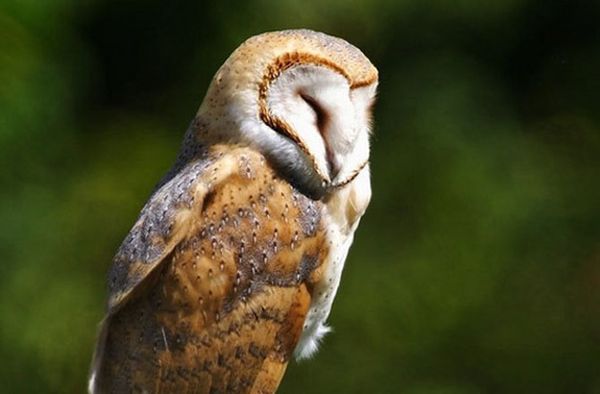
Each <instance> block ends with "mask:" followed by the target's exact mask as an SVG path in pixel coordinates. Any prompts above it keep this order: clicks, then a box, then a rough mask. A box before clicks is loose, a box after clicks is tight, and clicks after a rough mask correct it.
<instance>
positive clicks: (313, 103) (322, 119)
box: [299, 92, 329, 134]
mask: <svg viewBox="0 0 600 394" xmlns="http://www.w3.org/2000/svg"><path fill="white" fill-rule="evenodd" d="M299 95H300V97H301V98H302V100H304V102H305V103H306V104H308V105H309V106H310V108H311V109H312V110H313V111H314V112H315V115H316V116H317V128H318V129H319V132H320V133H321V134H323V133H324V132H325V128H326V126H327V122H328V121H329V115H328V114H327V111H326V110H325V109H324V108H323V107H322V106H321V105H320V104H319V103H318V102H317V100H315V99H314V98H313V97H311V96H309V95H307V94H304V93H302V92H300V93H299Z"/></svg>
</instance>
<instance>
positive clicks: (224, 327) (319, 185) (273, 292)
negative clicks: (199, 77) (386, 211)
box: [90, 30, 377, 393]
mask: <svg viewBox="0 0 600 394" xmlns="http://www.w3.org/2000/svg"><path fill="white" fill-rule="evenodd" d="M282 59H288V60H289V59H293V60H294V62H295V63H294V64H291V65H290V64H289V62H283V63H282ZM319 62H321V63H319ZM278 64H283V65H284V66H282V68H281V69H280V70H278V71H277V70H276V69H275V68H276V67H277V65H278ZM307 64H310V66H307ZM353 65H355V67H354V66H353ZM240 67H241V68H240ZM274 67H275V68H274ZM300 67H309V68H307V69H306V72H307V73H316V74H315V75H317V77H315V78H316V79H317V80H320V81H322V83H323V84H324V85H327V84H328V83H333V84H338V83H339V81H340V80H339V79H337V78H338V77H336V75H340V76H341V78H342V81H345V82H342V85H341V89H346V90H347V91H348V92H349V97H350V99H351V100H352V98H351V97H352V94H353V92H355V91H356V90H359V89H361V88H362V89H368V90H366V91H365V92H366V93H360V94H363V95H365V97H366V98H368V99H369V100H371V99H372V95H373V94H374V85H373V84H376V78H377V74H376V70H375V69H374V68H373V67H372V65H371V64H370V63H369V62H368V60H367V59H366V58H365V57H364V55H362V53H360V51H358V50H357V49H356V48H354V47H352V46H350V45H349V44H347V43H346V42H345V41H342V40H340V39H337V38H332V37H329V36H326V35H323V34H321V33H315V32H310V31H305V30H301V31H287V32H278V33H267V34H264V35H261V36H257V37H254V38H251V39H250V40H248V41H247V42H246V43H245V44H244V45H242V46H241V47H240V49H238V50H237V51H236V52H234V54H233V55H232V57H231V58H230V59H228V61H227V62H226V63H225V65H224V66H223V67H222V68H221V70H219V72H218V73H217V75H216V76H215V80H214V81H213V83H212V84H211V87H210V88H209V92H208V94H207V97H206V99H205V100H204V102H203V104H202V106H201V108H200V110H199V112H198V114H197V116H196V118H195V120H194V121H193V122H192V124H191V126H190V129H189V130H188V132H187V134H186V137H185V138H184V143H183V145H182V150H181V153H180V155H179V157H178V160H177V161H176V163H175V165H174V167H173V169H172V170H171V171H170V172H169V173H168V174H167V176H166V177H165V178H164V179H163V180H162V181H161V182H160V183H159V185H158V186H157V189H156V190H155V192H154V193H153V195H152V196H151V198H150V200H149V201H148V202H147V204H146V205H145V207H144V208H143V210H142V212H141V214H140V217H139V218H138V220H137V222H136V223H135V225H134V227H133V228H132V230H131V231H130V233H129V234H128V236H127V237H126V238H125V240H124V242H123V244H122V245H121V247H120V249H119V250H118V252H117V255H116V256H115V259H114V261H113V265H112V268H111V269H110V272H109V277H108V288H109V298H108V310H107V315H106V318H105V320H104V321H103V324H102V330H101V334H100V337H99V340H98V344H97V348H96V352H95V356H94V362H93V365H92V377H91V381H90V391H91V392H98V393H113V392H117V393H120V392H148V393H188V392H190V393H219V392H221V393H230V392H250V393H272V392H274V391H275V390H276V389H277V387H278V385H279V382H280V380H281V378H282V376H283V373H284V371H285V369H286V366H287V363H288V361H289V359H290V357H291V356H292V355H296V356H297V357H306V356H308V355H310V354H312V353H313V352H314V351H315V350H316V346H317V344H318V342H319V340H320V337H321V336H322V335H323V334H324V333H325V332H326V331H327V327H326V326H325V325H324V323H325V320H326V318H327V316H328V314H329V310H330V308H331V303H332V301H333V298H334V296H335V292H336V290H337V287H338V285H339V280H340V275H341V270H342V268H343V264H344V260H345V258H346V254H347V252H348V249H349V247H350V244H351V243H352V239H353V235H354V231H355V229H356V227H357V225H358V222H359V219H360V217H361V216H362V214H363V213H364V211H365V209H366V207H367V205H368V202H369V199H370V185H369V169H368V165H367V164H366V157H368V135H367V136H365V135H366V134H368V128H367V127H368V126H365V125H364V124H362V123H363V122H362V120H363V119H367V118H368V114H362V113H360V114H359V113H357V114H355V115H353V116H355V117H356V118H355V119H354V120H352V119H351V123H352V122H355V123H360V128H358V129H357V131H348V133H349V135H350V134H352V133H354V134H356V137H352V140H353V141H355V142H352V141H350V142H349V143H348V144H354V145H360V146H361V148H360V151H359V152H358V153H356V152H355V151H356V149H354V148H352V149H350V150H348V152H347V153H345V152H346V151H344V150H343V149H342V150H341V152H342V153H343V154H344V155H347V160H346V161H345V162H344V163H345V164H344V166H342V167H340V168H336V171H335V172H332V165H337V163H333V164H332V163H330V162H328V160H329V159H330V157H329V156H328V157H325V158H323V157H321V156H320V155H319V154H318V153H319V152H325V151H326V150H327V149H330V146H329V144H331V145H333V146H335V143H336V142H337V141H333V140H331V138H332V137H331V136H330V134H331V135H334V136H335V133H337V132H338V131H337V130H333V131H327V130H319V132H320V133H321V134H322V144H324V147H319V146H318V145H315V144H316V143H318V141H317V142H315V140H314V138H313V137H307V131H306V129H305V128H304V129H302V128H300V129H295V128H294V126H295V125H297V124H299V123H298V122H300V123H302V121H301V120H298V119H301V118H298V117H296V120H294V117H293V116H292V117H291V120H290V121H288V120H286V119H285V118H284V117H282V114H281V113H277V114H273V113H271V109H270V108H271V107H270V106H269V104H271V105H275V107H274V108H275V109H277V107H276V105H277V104H276V103H273V99H272V97H270V96H269V95H270V94H272V95H273V97H278V96H277V94H278V92H277V91H275V92H270V91H269V89H268V87H267V88H265V86H266V85H270V84H271V82H272V81H275V80H276V79H277V78H279V77H280V76H281V75H288V77H289V76H291V77H292V78H296V76H295V74H294V73H293V72H292V73H291V74H290V73H288V74H286V72H287V71H288V70H294V69H300ZM311 67H314V68H311ZM274 70H275V71H274ZM321 70H326V71H321ZM302 72H305V70H304V69H302ZM321 73H324V74H322V75H321ZM283 81H286V80H283ZM292 82H293V81H292ZM236 84H237V85H236ZM265 84H266V85H265ZM233 86H235V88H234V87H233ZM336 86H337V85H336ZM336 88H337V87H336ZM273 89H281V87H280V86H276V87H275V88H273ZM252 95H253V97H254V101H252V100H251V99H250V97H251V96H252ZM314 95H315V96H317V97H318V96H319V92H318V91H317V92H316V93H314ZM336 97H337V96H336ZM236 100H238V101H236ZM248 100H250V102H249V101H248ZM261 100H263V101H261ZM269 100H270V101H269ZM356 100H358V104H356V105H357V108H359V109H360V110H362V109H363V108H362V107H363V101H364V100H363V99H361V98H360V97H359V98H358V99H356ZM261 102H262V104H259V103H261ZM352 102H353V103H354V101H352ZM325 104H327V102H325ZM325 104H324V105H325ZM304 105H305V107H304V110H305V112H304V113H302V114H303V115H302V116H304V115H307V114H308V115H307V116H309V117H310V116H312V115H310V114H311V113H312V112H306V109H308V110H310V108H308V107H306V104H304ZM327 105H329V104H327ZM251 109H255V110H256V111H257V112H256V113H255V114H254V115H250V114H249V113H248V111H249V110H251ZM313 110H315V111H316V110H318V109H315V108H313ZM353 111H354V110H353ZM365 111H368V109H365ZM352 113H354V112H352ZM283 115H285V114H283ZM317 115H318V114H315V116H317ZM331 116H332V119H333V120H332V122H337V120H336V119H335V118H334V116H335V114H333V115H331ZM277 119H279V120H277ZM269 122H272V123H269ZM316 123H317V122H316V121H315V124H316ZM338 123H339V122H338ZM323 127H324V126H323ZM357 127H358V126H357ZM342 129H343V128H342ZM259 132H263V133H264V134H257V133H259ZM342 132H345V131H344V130H342ZM363 134H365V135H363ZM253 137H256V138H255V139H253ZM311 138H313V139H312V140H311ZM365 138H367V139H366V141H367V146H366V148H367V156H365V154H364V152H363V150H364V146H363V145H364V141H365ZM348 146H350V147H351V145H348ZM327 152H328V153H327V154H328V155H330V154H331V153H330V152H329V151H327ZM338 153H339V152H338V150H336V151H335V152H334V153H333V154H338ZM296 159H297V160H300V163H299V164H298V163H297V162H293V160H296ZM290 160H292V161H290ZM324 163H326V164H324Z"/></svg>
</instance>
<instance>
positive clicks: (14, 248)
mask: <svg viewBox="0 0 600 394" xmlns="http://www.w3.org/2000/svg"><path fill="white" fill-rule="evenodd" d="M599 21H600V4H599V2H597V1H529V0H522V1H521V0H496V1H488V2H478V1H466V0H463V1H456V2H444V1H435V0H426V1H423V0H398V1H393V0H355V1H345V0H344V1H343V0H336V1H331V2H327V3H326V2H324V1H301V0H289V1H265V0H251V1H243V2H231V1H222V2H214V4H210V5H209V4H202V2H198V1H194V2H181V1H173V2H166V1H158V0H150V1H141V0H139V1H134V0H127V1H116V0H112V1H99V0H98V1H94V0H53V1H34V0H2V1H1V2H0V165H1V168H2V170H1V171H0V181H1V188H0V220H1V222H2V226H1V227H0V256H1V258H2V262H1V263H0V316H1V319H2V321H1V324H0V356H1V359H2V362H1V364H2V368H0V391H2V392H7V393H26V392H27V393H79V392H83V390H84V387H85V381H86V374H87V370H88V365H89V361H90V357H91V352H92V346H93V345H92V344H93V341H94V336H95V332H96V324H97V323H98V321H99V320H100V319H101V317H102V312H103V307H104V296H105V288H104V286H105V283H104V278H105V273H106V271H107V268H108V266H109V264H110V261H111V258H112V256H113V253H114V252H115V250H116V248H117V247H118V245H119V244H120V242H121V240H122V239H123V237H124V236H125V234H126V233H127V232H128V230H129V228H130V227H131V225H132V224H133V222H134V220H135V218H136V216H137V214H138V212H139V210H140V208H141V207H142V205H143V203H144V201H145V199H146V198H147V197H148V195H149V193H150V191H151V190H152V188H153V186H154V184H155V183H156V182H157V181H158V180H159V179H160V177H161V176H162V174H163V173H165V171H166V170H167V169H168V168H169V166H170V164H171V163H172V162H173V160H174V157H175V155H176V152H177V150H178V147H179V143H180V140H181V137H182V135H183V132H184V131H185V129H186V127H187V125H188V123H189V121H190V120H191V119H192V117H193V115H194V113H195V111H196V109H197V107H198V106H199V104H200V101H201V99H202V97H203V95H204V92H205V90H206V87H207V85H208V83H209V81H210V80H211V78H212V75H213V73H214V72H215V71H216V70H217V68H218V67H219V66H220V64H221V63H222V62H223V61H224V60H225V58H226V57H227V56H228V55H229V53H230V52H231V51H232V50H233V49H234V48H235V47H237V45H239V44H240V43H241V42H242V41H243V40H244V39H245V38H247V37H249V36H251V35H254V34H257V33H260V32H263V31H268V30H277V29H283V28H291V27H308V28H312V29H316V30H321V31H325V32H328V33H330V34H334V35H337V36H341V37H344V38H346V39H347V40H349V41H350V42H352V43H354V44H355V45H357V46H358V47H360V48H361V49H362V50H363V51H364V52H365V53H366V54H367V55H368V56H369V57H370V58H371V59H372V61H373V62H374V63H375V64H376V65H377V66H378V68H379V70H380V75H381V81H380V94H379V101H378V106H377V108H376V113H375V120H376V127H375V134H374V137H373V150H372V172H373V190H374V192H373V193H374V194H373V200H372V204H371V207H370V209H369V211H368V212H367V215H366V216H365V218H364V219H363V222H362V225H361V227H360V228H359V231H358V234H357V239H356V242H355V244H354V246H353V249H352V251H351V253H350V257H349V260H348V262H347V265H346V270H345V272H344V278H343V281H342V285H341V288H340V290H339V293H338V297H337V300H336V303H335V305H334V309H333V313H332V316H331V323H332V325H333V327H334V329H335V332H334V333H333V334H332V335H330V336H329V337H327V339H326V340H325V342H324V345H323V346H322V350H321V351H320V352H319V353H318V355H317V356H316V357H315V358H314V359H313V360H311V361H307V362H302V363H300V364H296V363H292V364H291V365H290V367H289V369H288V373H287V375H286V378H285V379H284V383H283V385H282V387H281V390H280V391H281V392H282V393H307V392H309V393H333V392H335V393H371V392H372V393H411V394H412V393H600V209H599V202H600V184H599V178H600V93H599V92H600V22H599Z"/></svg>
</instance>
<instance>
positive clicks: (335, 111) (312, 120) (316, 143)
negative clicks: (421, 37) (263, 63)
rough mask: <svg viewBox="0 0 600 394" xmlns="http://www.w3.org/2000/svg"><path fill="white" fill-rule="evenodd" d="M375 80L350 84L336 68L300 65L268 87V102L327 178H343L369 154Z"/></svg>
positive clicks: (338, 179) (361, 164)
mask: <svg viewBox="0 0 600 394" xmlns="http://www.w3.org/2000/svg"><path fill="white" fill-rule="evenodd" d="M375 91H376V84H371V85H368V86H364V87H359V88H353V89H351V88H350V85H349V84H348V81H347V79H346V78H345V77H344V76H342V75H341V74H339V73H337V72H336V71H334V70H332V69H329V68H327V67H323V66H318V65H301V66H296V67H292V68H290V69H288V70H286V71H284V72H283V73H282V74H281V75H280V76H279V77H278V78H277V79H275V80H274V81H273V82H272V83H271V86H270V87H269V92H268V96H267V106H268V108H269V111H270V112H271V114H272V115H273V116H275V117H277V118H280V119H282V120H283V121H285V122H286V123H287V124H288V125H289V126H290V127H291V130H289V132H290V133H293V134H295V138H296V139H298V140H300V141H301V143H302V144H303V145H304V146H305V147H306V150H307V152H305V153H306V154H308V155H309V156H311V158H312V161H313V163H314V165H315V166H316V167H317V168H316V169H315V170H316V172H317V173H318V174H320V175H321V176H322V177H323V178H324V179H323V180H324V181H326V182H327V183H331V184H336V183H343V182H344V181H345V180H346V179H348V178H349V177H351V176H353V175H354V173H355V172H356V171H358V170H360V169H361V168H362V167H361V166H363V165H364V164H365V163H366V162H367V160H368V158H369V129H370V108H371V106H372V104H373V100H374V97H375Z"/></svg>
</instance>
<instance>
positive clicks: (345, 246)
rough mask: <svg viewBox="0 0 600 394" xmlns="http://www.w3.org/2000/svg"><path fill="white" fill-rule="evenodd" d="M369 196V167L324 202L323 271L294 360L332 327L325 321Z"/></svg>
mask: <svg viewBox="0 0 600 394" xmlns="http://www.w3.org/2000/svg"><path fill="white" fill-rule="evenodd" d="M370 199H371V184H370V177H369V167H368V166H367V167H365V168H364V169H363V170H362V172H361V173H360V174H359V175H358V176H357V177H356V179H355V180H354V181H353V182H352V183H350V184H349V185H348V186H345V187H344V188H342V189H340V190H338V191H337V192H335V193H334V195H332V196H331V197H330V198H329V200H328V201H327V202H326V203H325V208H324V212H323V219H322V220H323V221H324V222H323V223H324V225H325V228H326V229H327V230H326V231H327V238H328V242H329V255H328V256H327V258H326V259H325V261H324V262H323V264H325V267H326V269H325V272H324V274H323V278H322V280H321V281H320V282H318V283H316V284H315V286H314V288H313V292H312V301H311V305H310V309H309V311H308V314H307V315H306V320H305V322H304V327H303V330H302V335H301V337H300V341H299V342H298V345H297V346H296V349H295V350H294V356H295V357H296V359H297V360H300V359H303V358H308V357H310V356H312V355H313V354H314V353H315V352H316V351H317V349H318V347H319V343H320V341H321V339H322V338H323V336H324V335H325V334H327V333H328V332H329V331H330V330H331V329H330V328H329V327H328V326H327V325H326V324H325V322H326V320H327V317H328V316H329V313H330V311H331V306H332V304H333V299H334V298H335V294H336V292H337V289H338V286H339V284H340V279H341V276H342V270H343V269H344V262H345V261H346V256H347V255H348V250H349V249H350V245H352V241H353V239H354V232H355V230H356V228H357V226H358V223H359V221H360V218H361V216H362V215H363V213H364V212H365V210H366V208H367V205H368V204H369V201H370Z"/></svg>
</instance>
